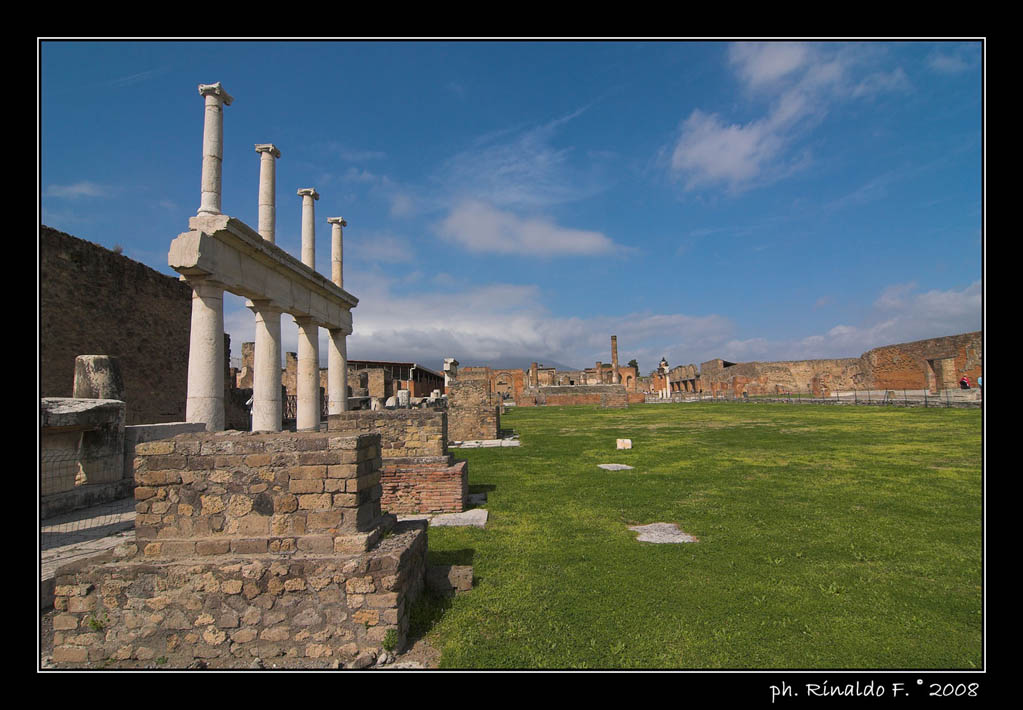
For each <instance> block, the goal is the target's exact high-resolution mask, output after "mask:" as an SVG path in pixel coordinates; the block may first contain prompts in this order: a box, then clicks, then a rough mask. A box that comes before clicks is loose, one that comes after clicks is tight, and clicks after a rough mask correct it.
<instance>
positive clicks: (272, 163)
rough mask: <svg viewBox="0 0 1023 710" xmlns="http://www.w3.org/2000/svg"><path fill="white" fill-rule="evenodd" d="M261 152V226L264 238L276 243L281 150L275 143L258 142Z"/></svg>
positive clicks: (259, 228) (259, 227)
mask: <svg viewBox="0 0 1023 710" xmlns="http://www.w3.org/2000/svg"><path fill="white" fill-rule="evenodd" d="M256 152H257V153H259V226H258V229H257V231H258V232H259V235H260V236H261V237H263V239H265V240H267V241H268V242H270V243H271V244H275V243H276V241H275V240H276V232H277V163H276V159H277V158H280V157H281V151H279V150H277V147H276V146H275V145H274V144H273V143H258V144H257V145H256Z"/></svg>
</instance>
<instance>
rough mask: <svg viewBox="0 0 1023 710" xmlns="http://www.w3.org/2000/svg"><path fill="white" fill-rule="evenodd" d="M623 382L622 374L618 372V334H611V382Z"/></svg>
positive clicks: (614, 383)
mask: <svg viewBox="0 0 1023 710" xmlns="http://www.w3.org/2000/svg"><path fill="white" fill-rule="evenodd" d="M621 382H622V376H621V374H620V373H619V372H618V336H617V335H612V336H611V384H613V385H618V384H621Z"/></svg>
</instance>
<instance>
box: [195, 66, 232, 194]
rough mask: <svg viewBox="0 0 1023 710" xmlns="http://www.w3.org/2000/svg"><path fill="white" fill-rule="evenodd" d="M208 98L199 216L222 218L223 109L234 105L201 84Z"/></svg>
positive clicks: (223, 94) (214, 87)
mask: <svg viewBox="0 0 1023 710" xmlns="http://www.w3.org/2000/svg"><path fill="white" fill-rule="evenodd" d="M199 95H200V96H203V97H205V98H206V119H205V123H204V125H203V132H202V199H201V201H200V203H199V212H198V214H220V167H221V164H222V163H223V161H224V106H230V105H231V102H232V101H234V99H233V98H231V96H230V95H229V94H228V93H227V92H226V91H224V87H223V86H221V85H220V82H219V81H218V82H217V83H216V84H199Z"/></svg>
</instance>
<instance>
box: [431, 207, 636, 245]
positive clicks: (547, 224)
mask: <svg viewBox="0 0 1023 710" xmlns="http://www.w3.org/2000/svg"><path fill="white" fill-rule="evenodd" d="M437 233H438V235H439V236H440V237H441V238H443V239H445V240H447V241H449V242H452V243H454V244H459V245H461V246H463V247H465V248H466V249H468V250H469V251H472V252H486V253H493V254H523V255H525V254H528V255H530V258H536V257H543V256H566V255H598V254H610V253H612V252H615V251H621V250H622V249H623V248H622V247H620V246H618V245H616V244H615V243H614V241H612V240H611V238H610V237H608V236H607V235H605V234H602V233H601V232H596V231H591V230H584V229H573V228H570V227H562V226H560V225H557V224H555V223H554V222H553V221H551V220H549V219H546V218H540V217H526V218H524V217H519V216H517V215H515V214H513V213H511V212H507V211H502V210H499V209H496V208H494V207H493V206H491V205H488V204H486V203H483V202H477V201H466V202H463V203H461V204H459V205H458V206H457V207H455V209H453V210H452V211H451V212H450V214H448V216H447V217H446V218H444V220H443V221H441V223H440V224H439V225H438V226H437Z"/></svg>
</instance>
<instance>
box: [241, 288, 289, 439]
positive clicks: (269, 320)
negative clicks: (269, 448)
mask: <svg viewBox="0 0 1023 710" xmlns="http://www.w3.org/2000/svg"><path fill="white" fill-rule="evenodd" d="M249 308H250V309H251V310H252V312H253V313H255V314H256V343H255V349H254V352H253V358H252V359H253V363H252V370H253V373H252V431H280V430H281V420H282V417H283V409H282V403H281V312H280V311H279V310H277V309H276V308H273V307H271V306H270V304H269V303H268V302H267V301H252V302H251V303H250V304H249Z"/></svg>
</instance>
